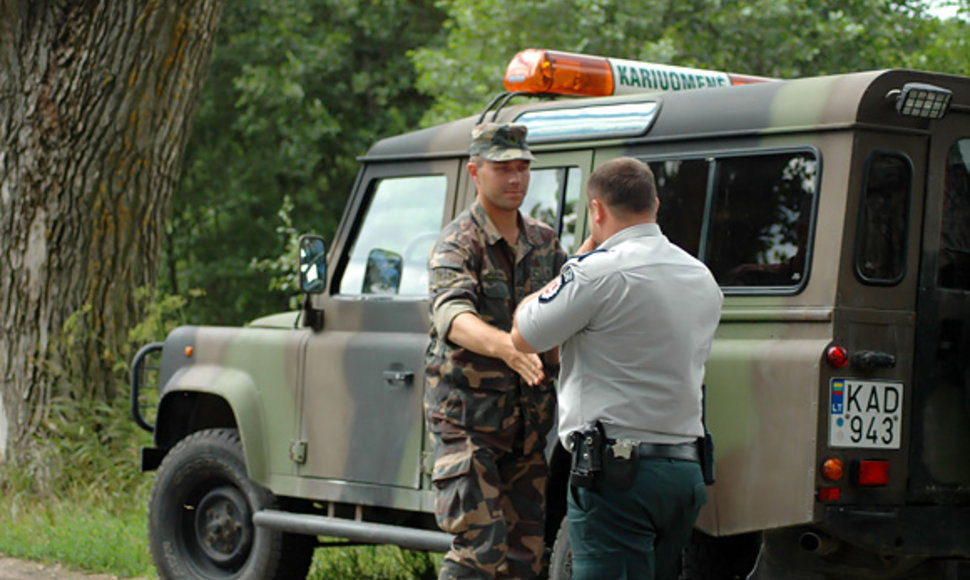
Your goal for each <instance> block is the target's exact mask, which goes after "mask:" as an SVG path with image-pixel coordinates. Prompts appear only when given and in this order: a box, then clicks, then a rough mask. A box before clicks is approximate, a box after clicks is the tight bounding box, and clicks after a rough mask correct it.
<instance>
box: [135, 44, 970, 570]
mask: <svg viewBox="0 0 970 580" xmlns="http://www.w3.org/2000/svg"><path fill="white" fill-rule="evenodd" d="M757 80H759V79H752V78H738V77H732V76H730V75H724V74H719V73H710V72H706V71H692V70H684V69H679V70H678V69H671V68H664V67H656V66H653V65H648V64H644V63H631V62H626V61H617V60H608V59H599V58H593V57H585V56H582V55H569V54H563V53H555V52H551V51H549V52H546V51H526V52H524V53H520V55H518V56H517V57H516V59H515V60H513V62H512V63H511V64H510V67H509V72H508V74H507V78H506V83H507V85H506V86H507V87H509V88H510V89H511V90H514V91H518V90H519V89H522V90H526V91H530V92H533V93H536V92H541V93H555V92H559V93H562V92H566V93H573V94H578V93H584V92H588V93H589V94H599V95H611V96H599V97H588V98H581V97H580V98H565V97H564V98H557V99H545V100H531V99H528V98H525V97H521V96H516V94H514V93H510V94H508V95H506V96H505V97H504V98H503V99H500V100H497V101H496V102H495V103H493V105H491V106H490V107H489V108H488V110H487V111H486V112H485V113H483V115H482V116H481V117H473V118H467V119H462V120H458V121H455V122H452V123H447V124H444V125H441V126H438V127H434V128H430V129H426V130H422V131H416V132H413V133H409V134H406V135H402V136H399V137H392V138H388V139H384V140H382V141H379V142H378V143H377V144H375V145H374V146H373V148H372V149H371V150H370V151H369V152H368V153H367V154H366V155H365V156H364V157H363V158H362V159H361V169H360V174H359V177H358V179H357V183H356V186H355V188H354V191H353V193H352V195H351V197H350V201H349V203H348V205H347V209H346V213H345V214H344V218H343V221H342V224H341V226H340V228H339V231H338V233H337V234H336V237H335V239H334V240H332V241H331V243H330V244H329V252H326V251H325V246H324V243H323V240H321V239H319V238H316V237H312V236H308V237H305V238H304V239H303V240H302V245H301V260H302V265H301V270H300V276H301V283H302V285H303V288H304V290H305V291H306V302H305V307H304V308H303V309H302V311H300V312H291V313H285V314H278V315H274V316H269V317H266V318H261V319H258V320H256V321H254V322H252V323H251V324H249V325H248V326H246V327H245V328H221V327H183V328H178V329H176V330H175V331H174V332H172V333H171V335H170V336H168V338H167V339H166V340H165V342H164V343H161V344H155V345H150V346H147V347H145V348H144V349H143V350H142V351H141V352H140V353H139V354H138V356H137V357H136V359H135V361H134V376H133V380H132V403H133V409H134V413H135V417H136V420H137V421H138V422H139V423H140V424H142V426H144V427H145V428H146V429H149V430H152V431H153V434H154V446H153V447H151V448H147V449H145V450H144V453H143V461H142V468H143V469H145V470H153V469H158V475H157V477H156V480H155V485H154V489H153V491H152V495H151V506H150V530H149V532H150V540H151V549H152V554H153V556H154V559H155V562H156V564H157V567H158V571H159V573H160V575H162V576H163V577H166V578H170V577H171V578H189V577H192V578H197V577H198V578H263V577H266V578H291V577H298V576H301V575H303V574H305V571H306V569H307V565H308V562H309V559H310V555H311V552H312V551H313V549H314V548H315V546H316V544H317V537H319V536H325V537H342V538H349V539H351V540H353V541H356V542H368V543H389V544H397V545H400V546H404V547H409V548H414V549H419V550H437V551H444V550H445V549H446V548H447V546H448V543H449V540H450V538H449V537H448V536H446V535H445V534H443V533H441V532H439V531H438V530H437V529H436V528H435V525H434V518H433V517H432V515H431V512H432V497H433V494H432V490H431V482H430V477H429V472H430V467H431V457H430V454H429V443H428V439H427V437H426V436H425V432H424V425H423V421H422V391H423V388H424V386H423V385H424V351H425V347H426V345H427V340H428V338H427V336H428V335H427V330H428V325H429V321H428V304H427V296H426V292H427V290H426V275H427V274H426V268H425V262H426V257H427V254H428V250H429V248H430V246H431V244H432V242H433V240H434V239H435V236H436V234H437V232H438V231H439V229H440V228H441V226H442V225H443V224H445V223H447V222H448V221H450V220H451V219H452V218H453V217H454V216H455V215H456V214H458V213H459V212H460V211H461V210H462V209H463V208H465V207H467V206H468V205H469V204H470V202H471V201H472V199H473V196H474V187H473V184H471V183H470V182H469V179H468V177H467V175H466V173H465V171H464V166H465V163H466V162H467V154H466V150H467V147H468V140H469V133H470V131H471V129H472V127H473V126H474V125H475V124H476V123H477V122H479V121H481V120H483V119H486V118H487V119H489V120H492V119H495V120H498V121H516V122H518V123H524V124H525V125H527V126H528V127H529V136H530V142H531V144H532V149H533V151H534V153H535V155H536V157H537V161H536V162H535V163H534V165H533V176H532V183H531V188H530V192H529V196H528V198H527V200H526V202H525V205H524V206H523V209H524V211H526V212H528V213H530V214H531V215H534V216H536V217H539V218H541V219H543V220H545V221H547V222H548V223H549V224H551V225H552V226H553V227H555V228H556V229H557V230H558V231H559V232H560V233H561V236H562V241H563V246H564V247H565V248H567V250H570V249H574V248H575V247H576V246H577V241H579V240H581V239H582V238H583V235H584V233H585V232H586V224H585V211H584V208H585V199H584V183H585V179H586V177H587V176H588V175H589V173H590V172H591V170H592V169H593V168H594V167H597V166H598V165H600V164H601V163H603V162H604V161H607V160H609V159H612V158H615V157H617V156H621V155H632V156H635V157H638V158H640V159H643V160H645V161H647V162H648V163H649V164H650V165H651V166H652V167H653V169H654V171H655V173H656V176H657V180H658V185H659V191H660V197H661V201H662V203H661V206H660V216H659V219H660V223H661V226H662V228H663V230H664V232H665V233H666V235H667V236H668V237H669V238H670V239H671V240H672V241H674V242H676V243H677V244H679V245H681V246H682V247H684V248H685V249H686V250H688V251H689V252H691V253H692V254H693V255H695V256H697V257H698V258H699V259H701V260H703V261H704V262H705V263H706V264H707V265H708V266H709V267H710V269H711V270H712V272H713V273H714V275H715V277H716V278H717V280H718V281H719V282H720V284H721V286H722V287H723V290H724V294H725V303H724V309H723V316H722V320H721V325H720V327H719V330H718V334H717V339H716V342H715V345H714V348H713V353H712V356H711V359H710V362H709V364H708V368H707V377H706V385H707V423H708V427H709V428H710V430H711V431H712V432H713V433H714V436H715V439H716V442H717V453H716V457H717V462H716V473H717V482H716V484H715V485H713V486H712V487H711V488H710V489H709V496H710V502H709V504H708V505H707V506H706V507H705V509H704V511H703V512H702V514H701V517H700V519H699V521H698V523H697V533H696V534H695V538H694V541H693V542H692V544H691V546H690V547H689V549H688V550H687V552H686V553H685V559H684V572H683V575H684V577H686V578H720V577H744V575H745V574H747V573H748V572H749V571H750V570H751V569H752V568H755V572H754V576H753V577H756V578H778V577H792V576H793V575H797V577H799V578H822V577H833V578H850V577H865V578H876V577H878V578H892V577H902V576H904V575H911V576H919V577H926V578H944V577H946V578H951V577H953V578H955V577H958V576H960V575H966V574H967V573H968V558H970V412H968V409H970V185H968V175H970V79H968V78H963V77H955V76H948V75H942V74H930V73H925V72H917V71H908V70H889V71H873V72H861V73H856V74H847V75H838V76H827V77H819V78H805V79H797V80H786V81H776V82H748V81H757ZM738 83H740V84H738ZM634 89H641V90H645V91H646V92H639V93H637V94H624V93H626V92H629V91H632V90H634ZM513 97H514V98H513ZM510 99H511V100H510ZM152 368H155V369H156V370H154V371H152ZM147 377H152V378H147ZM150 384H151V385H154V386H157V387H158V393H157V394H158V399H157V401H158V403H157V410H156V411H155V412H154V414H152V413H151V412H146V411H143V410H142V409H141V407H140V406H139V405H140V403H141V402H143V401H144V400H145V399H146V398H151V397H150V393H149V392H148V391H147V389H149V385H150ZM550 457H551V461H552V472H553V476H552V478H551V481H550V489H549V497H550V501H549V524H550V525H549V529H548V530H547V533H548V538H549V541H550V545H552V541H553V539H554V538H555V537H556V535H557V532H559V535H560V541H559V544H558V546H557V548H556V551H555V553H554V554H553V557H552V561H553V566H552V567H553V570H552V571H553V573H554V574H560V573H561V572H562V571H563V570H562V569H561V568H562V567H563V566H564V562H566V561H568V541H567V538H568V536H565V535H564V534H562V529H563V528H564V526H560V521H561V520H562V515H563V513H564V493H565V469H564V468H563V465H564V461H563V460H564V451H563V450H562V448H561V447H558V446H557V445H556V444H552V445H550Z"/></svg>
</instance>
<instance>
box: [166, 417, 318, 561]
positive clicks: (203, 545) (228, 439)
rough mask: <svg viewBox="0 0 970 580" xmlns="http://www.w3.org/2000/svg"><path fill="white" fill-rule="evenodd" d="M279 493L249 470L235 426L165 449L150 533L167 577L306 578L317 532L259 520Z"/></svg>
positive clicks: (201, 433)
mask: <svg viewBox="0 0 970 580" xmlns="http://www.w3.org/2000/svg"><path fill="white" fill-rule="evenodd" d="M275 503H276V498H275V496H274V495H273V494H272V493H271V492H270V491H269V490H267V489H266V488H263V487H261V486H259V485H256V484H255V483H253V482H252V481H251V480H250V479H249V478H248V477H247V476H246V465H245V461H244V459H243V453H242V444H241V443H240V440H239V433H238V432H237V431H236V430H235V429H210V430H205V431H198V432H196V433H192V434H191V435H189V436H187V437H185V438H184V439H182V440H181V441H180V442H179V443H178V444H177V445H176V446H175V447H174V448H173V449H172V451H171V452H169V453H168V455H166V457H165V460H164V461H162V464H161V466H160V467H159V469H158V475H157V476H156V477H155V482H154V484H153V485H152V492H151V499H150V500H149V510H148V540H149V545H150V547H151V552H152V559H153V560H154V562H155V567H156V569H157V571H158V575H159V577H161V578H164V579H190V578H202V579H206V580H230V579H231V580H256V579H263V578H268V579H279V580H282V579H284V578H305V577H306V574H307V570H308V569H309V567H310V560H311V558H312V556H313V549H314V546H315V539H314V538H313V537H310V536H301V535H294V534H286V533H283V532H280V531H277V530H271V529H268V528H258V527H256V526H255V525H254V524H253V514H254V513H255V512H257V511H259V510H261V509H264V508H268V507H273V506H274V505H275Z"/></svg>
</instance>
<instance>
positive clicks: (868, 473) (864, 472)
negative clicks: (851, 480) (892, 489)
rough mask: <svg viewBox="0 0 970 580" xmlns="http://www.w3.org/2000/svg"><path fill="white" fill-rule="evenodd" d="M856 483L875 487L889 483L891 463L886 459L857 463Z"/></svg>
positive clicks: (866, 460)
mask: <svg viewBox="0 0 970 580" xmlns="http://www.w3.org/2000/svg"><path fill="white" fill-rule="evenodd" d="M854 471H855V482H856V483H857V484H859V485H862V486H867V487H875V486H880V485H886V484H887V483H889V462H888V461H886V460H884V459H865V460H862V461H859V462H858V463H856V466H855V470H854Z"/></svg>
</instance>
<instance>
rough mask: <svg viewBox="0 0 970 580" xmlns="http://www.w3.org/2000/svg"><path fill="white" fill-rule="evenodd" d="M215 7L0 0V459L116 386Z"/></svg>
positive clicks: (203, 2)
mask: <svg viewBox="0 0 970 580" xmlns="http://www.w3.org/2000/svg"><path fill="white" fill-rule="evenodd" d="M221 6H222V0H0V395H2V397H0V461H2V459H3V456H4V454H5V453H7V454H17V453H20V452H21V451H22V450H23V448H24V447H25V445H26V443H27V442H28V441H29V440H30V436H31V434H32V433H34V432H35V431H36V429H37V427H38V425H40V424H41V423H42V422H43V420H44V417H45V416H46V414H47V412H48V410H49V404H50V401H51V398H52V397H54V396H72V397H97V398H99V399H102V400H106V401H110V400H111V399H112V398H114V397H116V396H118V395H120V394H121V393H122V387H123V382H121V380H120V378H121V376H122V375H120V373H119V371H118V368H120V367H123V366H124V363H125V362H126V360H127V359H126V357H127V356H128V354H129V353H128V352H127V350H126V348H125V341H126V334H127V331H128V329H129V328H131V327H132V326H133V325H134V324H135V323H136V322H138V321H139V320H140V316H141V313H142V309H143V305H142V304H140V303H139V300H138V299H137V298H136V292H135V290H136V289H138V288H143V287H145V288H151V287H153V286H154V283H155V280H156V272H157V263H158V258H159V250H160V245H161V238H162V234H163V224H164V220H165V218H166V216H167V213H168V209H169V205H170V200H171V197H172V192H173V189H174V188H175V185H176V183H177V181H178V178H179V176H180V172H181V163H182V153H183V151H184V148H185V142H186V139H187V137H188V135H189V126H190V122H191V119H192V115H193V113H194V111H195V107H196V104H197V101H198V97H199V94H200V89H201V86H202V83H203V81H204V78H205V73H206V70H207V67H208V63H209V59H210V56H211V51H212V44H213V39H214V36H215V28H216V25H217V22H218V18H219V13H220V9H221ZM65 329H68V330H67V331H65Z"/></svg>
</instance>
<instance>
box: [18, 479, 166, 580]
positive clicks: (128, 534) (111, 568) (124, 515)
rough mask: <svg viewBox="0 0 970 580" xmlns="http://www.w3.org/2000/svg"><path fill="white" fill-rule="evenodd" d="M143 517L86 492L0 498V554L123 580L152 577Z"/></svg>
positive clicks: (152, 572)
mask: <svg viewBox="0 0 970 580" xmlns="http://www.w3.org/2000/svg"><path fill="white" fill-rule="evenodd" d="M81 495H85V494H81ZM145 517H146V509H145V508H140V509H138V508H135V509H132V510H130V511H129V510H121V511H117V510H115V509H112V508H111V507H109V506H105V505H103V504H102V503H101V502H100V501H98V500H97V499H95V498H94V497H92V496H91V495H90V494H87V495H86V497H59V498H53V497H51V498H39V497H36V496H34V497H31V496H28V495H25V494H4V496H3V497H2V498H0V553H3V554H6V555H7V556H11V557H14V558H22V559H26V560H36V561H41V562H46V563H54V562H56V563H59V564H61V565H63V566H66V567H69V568H74V569H77V570H85V571H88V572H102V573H109V574H114V575H116V576H120V577H123V578H132V577H138V576H142V577H154V568H153V566H152V562H151V558H150V557H149V555H148V540H147V538H146V534H145Z"/></svg>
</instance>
